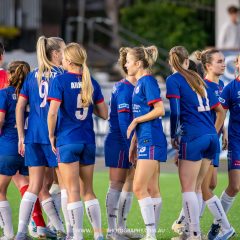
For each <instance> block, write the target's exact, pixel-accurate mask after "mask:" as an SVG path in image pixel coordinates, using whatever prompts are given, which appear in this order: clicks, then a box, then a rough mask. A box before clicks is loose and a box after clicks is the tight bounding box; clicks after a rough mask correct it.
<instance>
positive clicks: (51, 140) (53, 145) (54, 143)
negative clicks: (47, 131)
mask: <svg viewBox="0 0 240 240" xmlns="http://www.w3.org/2000/svg"><path fill="white" fill-rule="evenodd" d="M49 140H50V143H51V146H52V151H53V152H54V154H55V155H56V154H57V149H56V138H55V137H54V136H49Z"/></svg>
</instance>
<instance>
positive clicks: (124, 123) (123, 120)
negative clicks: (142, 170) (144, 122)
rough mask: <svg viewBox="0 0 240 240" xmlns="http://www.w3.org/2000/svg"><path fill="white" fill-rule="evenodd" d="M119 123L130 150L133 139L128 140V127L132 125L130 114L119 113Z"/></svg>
mask: <svg viewBox="0 0 240 240" xmlns="http://www.w3.org/2000/svg"><path fill="white" fill-rule="evenodd" d="M118 123H119V128H120V131H121V134H122V137H123V139H124V141H125V143H126V145H127V147H128V148H130V141H131V138H129V139H128V138H127V129H128V126H129V125H130V123H131V116H130V112H127V111H125V112H118Z"/></svg>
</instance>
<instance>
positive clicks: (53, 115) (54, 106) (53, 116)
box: [47, 100, 61, 154]
mask: <svg viewBox="0 0 240 240" xmlns="http://www.w3.org/2000/svg"><path fill="white" fill-rule="evenodd" d="M60 105H61V102H60V101H55V100H51V103H50V107H49V111H48V119H47V122H48V134H49V140H50V142H51V146H52V150H53V152H54V153H55V154H56V146H55V136H54V132H55V129H56V123H57V116H58V109H59V107H60Z"/></svg>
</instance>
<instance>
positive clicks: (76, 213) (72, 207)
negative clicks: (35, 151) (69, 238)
mask: <svg viewBox="0 0 240 240" xmlns="http://www.w3.org/2000/svg"><path fill="white" fill-rule="evenodd" d="M83 149H84V144H67V145H63V146H60V147H59V148H58V154H57V156H58V168H59V172H60V175H61V178H62V182H63V184H64V186H65V187H66V190H67V196H68V204H67V210H68V215H69V218H70V223H71V226H72V228H73V238H74V239H76V240H82V239H83V235H82V234H83V233H82V228H83V214H84V207H83V203H82V201H81V199H80V183H79V174H80V167H79V161H80V157H79V156H80V154H81V152H82V151H83Z"/></svg>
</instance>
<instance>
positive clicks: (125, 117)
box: [107, 79, 134, 148]
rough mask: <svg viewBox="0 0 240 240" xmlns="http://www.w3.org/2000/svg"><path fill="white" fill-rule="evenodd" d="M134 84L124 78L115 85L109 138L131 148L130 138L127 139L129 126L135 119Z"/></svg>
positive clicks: (111, 103)
mask: <svg viewBox="0 0 240 240" xmlns="http://www.w3.org/2000/svg"><path fill="white" fill-rule="evenodd" d="M133 90H134V85H132V84H131V83H130V82H129V81H128V80H126V79H124V80H121V81H119V82H118V83H116V84H115V85H114V87H113V91H112V95H111V100H110V104H109V105H110V113H109V134H108V136H107V138H111V139H113V140H117V141H118V142H119V143H122V144H124V145H126V147H128V148H129V146H130V140H129V139H127V128H128V126H129V124H130V123H131V122H132V120H133V116H132V95H133Z"/></svg>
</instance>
